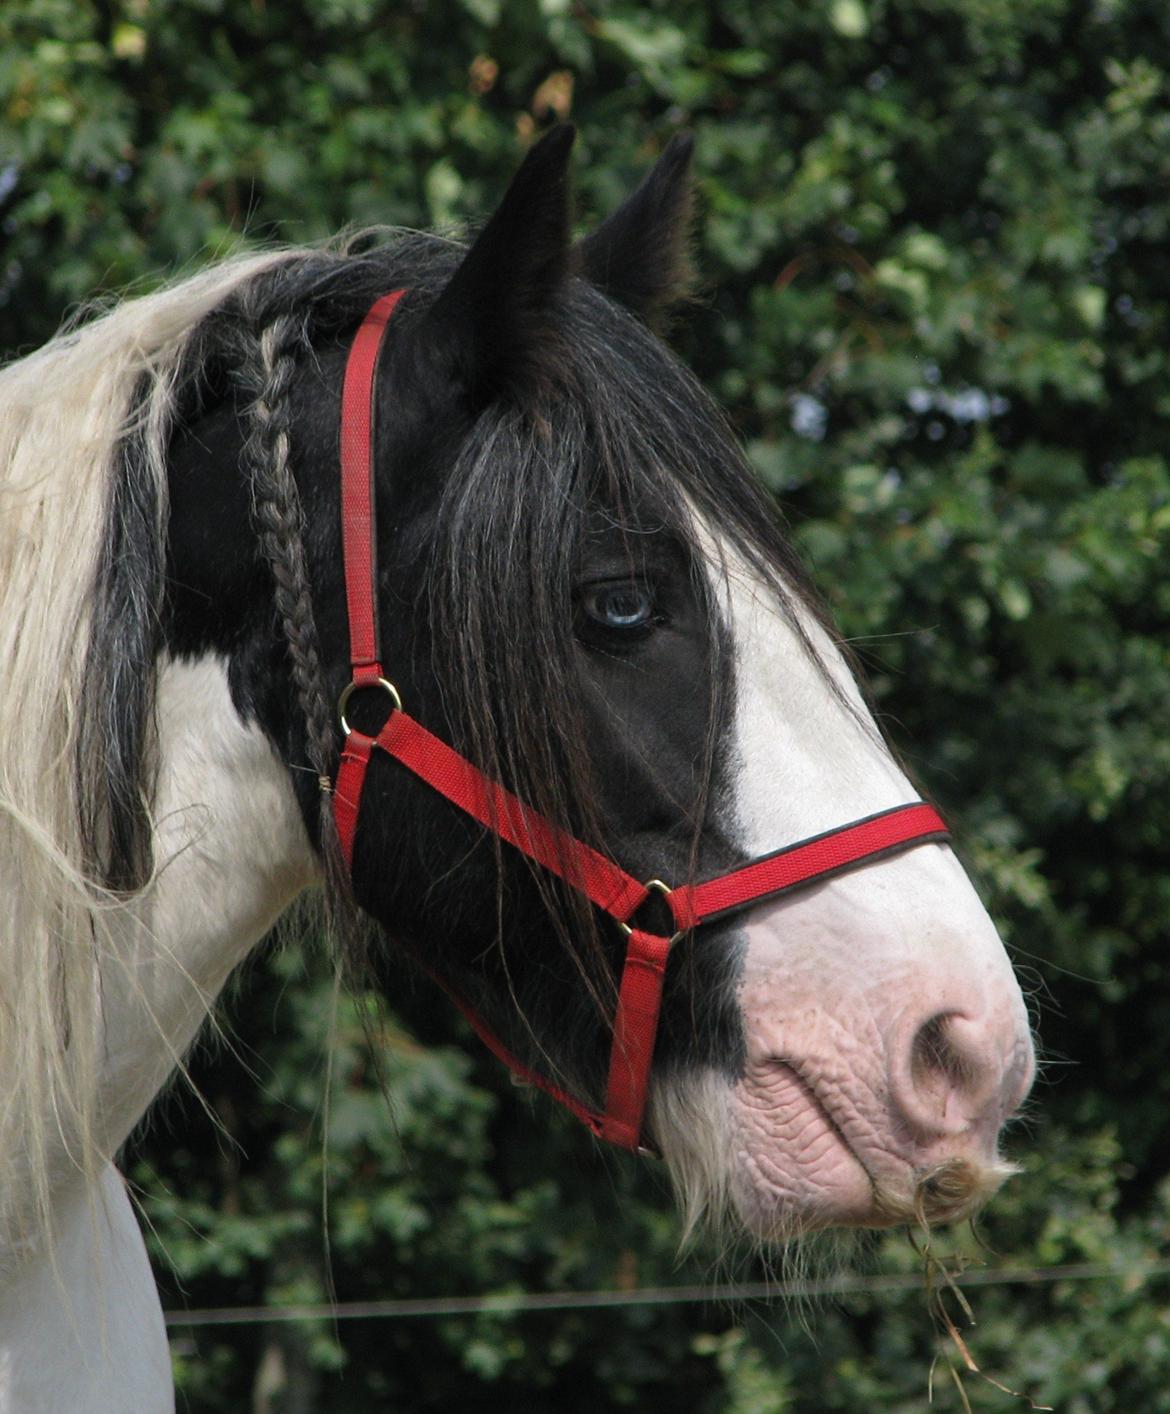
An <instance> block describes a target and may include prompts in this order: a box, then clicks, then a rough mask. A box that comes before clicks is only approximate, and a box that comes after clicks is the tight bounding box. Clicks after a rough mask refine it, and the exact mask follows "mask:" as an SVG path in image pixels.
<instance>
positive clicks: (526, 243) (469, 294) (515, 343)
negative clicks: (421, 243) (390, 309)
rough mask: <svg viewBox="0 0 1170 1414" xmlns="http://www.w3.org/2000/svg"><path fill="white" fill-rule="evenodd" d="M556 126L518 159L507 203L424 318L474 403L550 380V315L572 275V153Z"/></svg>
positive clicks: (566, 127) (565, 131) (567, 132)
mask: <svg viewBox="0 0 1170 1414" xmlns="http://www.w3.org/2000/svg"><path fill="white" fill-rule="evenodd" d="M575 137H576V129H575V128H573V127H572V125H571V124H569V123H559V124H558V125H557V126H556V127H555V128H553V129H552V130H551V131H550V132H548V133H546V134H545V136H544V137H542V138H541V140H540V141H539V142H538V143H536V145H535V146H534V147H533V148H532V149H531V151H530V152H529V153H528V155H527V157H525V159H524V161H523V163H522V164H521V166H520V170H519V171H518V172H517V173H516V175H515V176H514V177H513V178H512V181H511V183H510V185H509V187H508V190H507V191H506V192H505V193H504V199H503V201H501V202H500V204H499V206H498V207H497V208H496V211H495V214H494V215H493V216H492V218H491V220H490V221H488V223H487V225H486V226H485V227H484V228H483V230H482V231H481V232H480V234H479V236H478V238H477V239H476V241H475V242H474V244H473V245H472V247H471V249H470V250H469V251H468V252H467V254H466V256H464V258H463V261H462V263H461V264H460V266H459V268H458V269H457V270H456V271H455V274H454V275H453V276H452V277H451V279H450V281H449V283H448V284H447V287H446V288H445V289H444V290H443V292H442V294H441V295H440V296H439V298H438V299H437V300H436V301H435V303H434V305H433V306H432V308H431V310H430V311H429V313H428V314H427V316H426V320H425V328H426V329H427V332H428V333H430V334H431V335H437V336H438V338H439V339H441V347H442V350H443V355H442V356H443V357H444V358H446V357H450V358H453V359H454V365H455V369H456V371H457V374H458V376H459V377H460V379H461V380H462V381H463V383H464V384H465V385H466V387H467V389H468V391H469V392H470V393H471V394H472V396H473V397H476V398H491V397H494V396H497V395H498V394H500V393H503V392H506V391H508V390H509V389H512V390H516V389H521V388H525V387H530V386H532V385H533V383H534V382H539V381H540V379H541V376H542V372H547V367H548V363H549V343H550V340H551V329H552V319H551V308H552V305H553V302H554V299H555V296H556V294H557V292H558V290H559V289H560V288H561V286H562V285H563V284H564V281H565V278H566V276H567V275H568V270H569V177H568V161H569V152H570V150H571V148H572V146H573V140H574V138H575Z"/></svg>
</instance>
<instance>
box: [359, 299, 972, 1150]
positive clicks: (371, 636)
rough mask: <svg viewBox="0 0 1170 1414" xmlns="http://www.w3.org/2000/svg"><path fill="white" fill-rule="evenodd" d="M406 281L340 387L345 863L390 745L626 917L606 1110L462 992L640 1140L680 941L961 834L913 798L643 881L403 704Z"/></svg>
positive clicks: (597, 1129) (617, 1137) (378, 311)
mask: <svg viewBox="0 0 1170 1414" xmlns="http://www.w3.org/2000/svg"><path fill="white" fill-rule="evenodd" d="M404 294H405V291H404V290H395V291H394V293H393V294H389V295H385V296H383V297H382V298H381V299H380V300H378V301H377V302H376V303H375V304H374V306H373V308H372V309H371V310H370V312H369V313H368V314H367V315H366V318H365V320H364V322H363V324H362V326H361V328H360V329H359V330H358V332H357V335H356V337H355V338H354V341H353V344H352V346H351V347H350V351H349V359H348V362H347V364H346V369H345V384H344V387H343V390H342V395H341V519H342V541H343V553H344V559H345V592H346V605H347V609H348V613H349V642H350V662H351V665H352V671H353V677H352V681H351V682H350V683H349V685H348V686H347V687H346V689H345V692H344V693H343V694H342V697H341V702H340V712H341V723H342V727H343V729H344V730H345V734H346V735H345V745H344V747H343V749H342V754H341V764H340V766H339V768H338V772H337V781H336V784H335V785H334V790H333V809H334V817H335V819H336V821H337V832H338V835H339V836H340V839H341V847H342V850H343V851H344V854H345V860H346V865H347V866H348V867H349V868H351V869H352V867H353V842H354V835H355V833H356V831H357V822H358V815H359V813H360V811H361V801H362V790H363V787H364V785H365V779H366V770H367V767H368V766H369V763H370V758H371V756H372V755H373V753H374V751H375V750H378V751H384V752H385V753H386V754H387V755H389V756H392V757H394V759H395V760H396V761H399V762H401V763H402V765H404V766H405V767H406V768H407V769H408V770H410V771H411V772H413V773H414V774H415V775H416V776H418V777H419V778H420V779H421V780H423V781H425V782H426V783H427V784H428V785H429V786H431V787H432V789H434V790H436V791H438V792H439V794H440V795H442V796H444V797H445V798H446V799H447V800H449V801H451V803H452V804H454V805H457V806H458V807H459V809H460V810H463V811H464V812H466V814H468V815H470V816H471V817H472V818H473V819H474V820H477V821H478V822H479V823H480V824H481V825H483V826H484V827H485V828H486V829H488V830H491V831H494V832H495V834H497V835H498V836H499V837H500V838H501V839H502V840H504V841H506V842H507V843H508V844H510V845H512V846H513V847H514V848H516V849H518V850H520V852H521V853H522V854H525V855H527V857H528V858H529V859H531V860H534V861H535V862H536V863H538V864H540V865H541V866H542V867H544V868H545V869H548V870H550V871H551V872H552V873H554V874H556V875H557V876H558V877H560V878H561V879H564V880H565V882H566V883H568V884H570V885H571V886H572V887H573V888H575V889H577V890H579V891H580V892H581V893H583V894H584V895H585V896H586V898H588V899H589V900H590V902H591V903H593V904H594V905H596V907H597V908H599V909H601V911H602V912H603V913H607V914H608V915H609V916H610V917H611V918H612V919H613V920H614V921H615V922H616V923H617V924H618V925H619V926H620V927H621V929H622V930H623V932H625V933H626V935H627V936H628V939H629V941H628V943H627V947H626V957H625V962H624V964H623V967H622V976H621V983H620V985H619V988H618V1002H617V1011H616V1013H615V1015H614V1023H613V1045H612V1047H611V1050H610V1058H609V1080H608V1083H607V1087H606V1097H605V1110H604V1111H603V1112H600V1113H599V1112H598V1111H596V1110H593V1109H590V1108H589V1107H588V1106H587V1105H585V1104H583V1103H582V1102H581V1101H580V1100H578V1099H576V1098H574V1096H572V1095H570V1094H567V1093H566V1092H565V1091H564V1090H562V1089H561V1088H560V1087H559V1086H557V1085H555V1084H553V1082H552V1081H550V1080H548V1079H546V1078H545V1077H544V1076H542V1075H540V1074H538V1073H537V1072H535V1071H532V1070H530V1069H529V1068H528V1067H527V1066H525V1065H523V1064H522V1063H521V1062H520V1061H518V1060H517V1059H516V1057H515V1056H513V1055H512V1054H511V1053H510V1052H509V1051H508V1050H507V1049H506V1048H505V1047H504V1046H503V1045H502V1044H501V1042H500V1041H499V1040H498V1039H497V1038H496V1037H495V1036H494V1035H493V1033H492V1032H491V1031H490V1030H489V1029H488V1027H487V1025H486V1023H485V1022H484V1021H483V1020H482V1019H481V1018H480V1017H479V1016H478V1015H477V1014H476V1013H475V1012H474V1011H473V1010H472V1008H471V1007H470V1006H469V1005H468V1004H467V1003H466V1002H465V1001H464V1000H463V999H462V998H461V997H459V996H457V995H455V994H454V993H452V996H453V998H454V1000H455V1002H456V1004H457V1005H458V1007H459V1008H460V1010H461V1011H462V1012H463V1014H464V1015H465V1016H466V1017H467V1019H468V1021H470V1023H471V1025H472V1026H473V1027H474V1028H475V1030H476V1032H477V1033H478V1034H479V1036H480V1037H481V1039H482V1040H483V1041H484V1043H485V1044H486V1045H487V1047H488V1049H489V1050H490V1051H491V1052H492V1053H493V1054H494V1055H495V1056H497V1057H498V1058H499V1059H500V1060H501V1061H503V1062H504V1064H505V1065H507V1066H508V1067H509V1068H510V1069H511V1070H512V1071H513V1072H514V1073H515V1074H516V1075H518V1076H519V1077H520V1078H521V1079H522V1080H525V1081H527V1082H529V1083H530V1084H532V1085H536V1086H538V1087H539V1088H540V1089H542V1090H544V1091H546V1092H547V1093H548V1094H549V1095H551V1096H552V1097H553V1099H555V1100H557V1101H559V1102H560V1103H561V1104H562V1105H564V1106H565V1107H566V1109H568V1110H571V1111H572V1113H573V1114H575V1115H576V1116H577V1118H578V1119H580V1120H582V1121H583V1122H584V1123H585V1124H587V1125H588V1126H589V1128H590V1129H591V1130H592V1131H593V1133H594V1134H596V1135H598V1136H599V1137H600V1138H602V1139H607V1140H609V1141H610V1142H611V1143H614V1144H619V1145H621V1146H622V1147H624V1148H628V1149H636V1148H639V1147H641V1146H642V1144H643V1139H642V1117H643V1111H644V1110H645V1107H646V1090H647V1085H648V1083H649V1078H650V1063H651V1061H652V1059H653V1056H654V1041H655V1037H656V1035H657V1032H658V1013H659V1009H660V1007H661V1004H662V985H663V981H664V978H665V975H666V963H667V958H668V956H669V954H670V949H671V947H672V946H673V944H674V943H675V942H676V941H677V940H678V939H679V938H680V937H681V936H682V935H683V934H684V933H687V932H689V931H690V930H691V929H692V928H697V927H699V926H700V925H701V924H704V923H709V922H711V921H712V920H713V919H716V918H722V917H724V916H725V915H727V914H730V913H736V912H738V911H739V910H741V909H744V908H747V907H748V906H749V905H751V904H754V903H757V902H759V901H760V900H761V899H767V898H775V897H776V896H777V895H779V894H784V893H787V892H789V891H791V890H793V889H799V888H803V887H806V886H807V885H809V884H812V883H816V882H818V881H820V880H822V879H826V878H829V877H830V876H832V875H834V874H840V873H842V872H844V871H845V870H847V869H854V868H857V866H858V865H861V864H867V863H871V862H872V861H873V860H875V859H881V858H883V857H885V856H886V855H889V854H894V853H897V852H899V851H901V850H904V849H908V848H911V847H912V846H914V845H919V844H925V843H928V842H930V841H938V840H945V839H947V838H948V837H949V836H948V832H947V827H946V825H945V824H944V823H943V821H942V818H941V817H940V816H939V814H938V812H937V811H936V810H935V809H934V807H933V806H930V805H927V804H925V803H924V802H923V801H920V800H919V801H913V802H911V803H910V804H908V805H899V806H895V807H894V809H892V810H885V811H882V812H881V813H880V814H878V815H871V816H869V817H868V818H866V819H864V820H855V821H853V822H851V823H850V824H848V825H842V826H840V827H839V828H837V829H835V830H829V831H827V832H826V833H825V834H823V835H817V836H815V837H814V838H812V839H808V840H802V841H801V842H800V843H799V844H794V845H789V846H788V847H787V848H785V849H780V850H777V851H776V852H775V853H774V854H767V855H764V856H762V857H761V858H759V859H756V860H753V861H752V862H751V863H750V864H745V865H743V866H742V867H741V868H739V869H733V870H731V871H729V872H728V873H726V874H721V875H719V877H718V878H715V879H708V880H707V881H706V882H704V883H699V884H684V885H682V886H680V887H679V888H675V889H671V888H668V887H667V886H666V885H665V884H663V883H662V882H661V880H659V879H653V880H651V881H650V882H649V883H646V884H642V883H639V882H638V880H637V879H635V878H633V877H632V876H631V875H629V874H627V873H626V872H625V870H623V869H622V868H620V867H619V866H618V865H617V864H615V863H614V862H613V861H612V860H611V859H607V858H606V857H605V856H604V855H602V854H599V853H598V852H597V851H596V850H594V849H591V848H590V847H589V846H588V845H586V844H583V843H582V842H581V841H580V840H578V839H575V838H574V837H573V836H572V835H569V834H566V832H565V831H564V830H561V829H559V828H558V827H557V826H555V825H553V824H551V823H550V822H549V821H548V820H546V819H545V818H544V817H543V816H541V815H539V814H537V813H536V811H534V810H531V809H529V807H528V806H527V805H525V804H524V803H523V801H521V800H519V799H517V797H516V796H514V795H513V794H512V793H511V792H510V791H508V790H505V789H504V787H503V786H501V785H499V784H497V783H496V782H495V781H492V780H489V779H488V777H486V776H485V775H483V773H482V772H481V771H479V770H478V769H477V768H476V767H475V766H473V765H472V764H471V762H470V761H468V760H466V759H465V758H464V757H462V756H460V755H459V753H458V752H456V751H454V750H452V748H451V747H450V746H448V745H447V744H446V742H443V741H440V739H439V738H438V737H436V736H434V735H432V734H431V733H430V732H429V731H427V729H426V728H425V727H424V726H422V725H421V724H420V723H419V722H416V721H415V720H414V718H413V717H411V716H410V715H409V714H408V713H406V712H405V711H403V709H402V703H401V700H400V699H399V696H398V693H397V691H396V690H395V689H394V687H393V686H392V684H391V683H390V682H388V681H387V679H386V676H385V673H384V672H383V670H382V664H381V662H380V660H379V658H380V655H379V635H378V618H377V599H376V596H375V578H376V572H377V566H376V562H375V538H374V487H373V467H374V456H373V397H374V374H375V371H376V368H377V362H378V354H379V351H380V350H381V347H382V341H383V338H384V336H385V333H386V328H387V325H388V323H389V320H390V317H391V315H392V314H393V313H394V310H395V307H396V306H397V304H398V302H399V300H401V298H402V296H403V295H404ZM358 688H378V689H381V690H382V691H384V692H385V693H387V694H388V696H389V697H390V706H391V711H390V715H389V717H388V718H387V720H386V724H385V725H384V726H383V727H382V729H381V731H380V732H379V733H378V735H377V736H367V735H366V734H365V733H364V732H360V731H356V730H353V729H351V728H350V726H349V724H348V722H347V721H346V717H345V711H346V706H347V704H348V702H349V698H350V696H351V694H352V693H353V692H354V691H356V690H357V689H358ZM653 892H660V893H661V894H662V895H663V896H664V898H665V900H666V903H667V905H668V906H669V908H670V913H671V917H672V919H673V921H674V925H675V928H676V929H677V931H676V932H675V933H674V935H673V936H672V937H663V936H660V935H658V934H655V933H649V932H646V931H644V930H643V929H641V928H639V927H636V926H634V925H633V923H632V922H631V920H632V919H633V918H634V917H635V915H636V914H637V912H638V910H639V909H640V908H641V906H642V905H643V904H644V903H645V902H646V900H647V899H648V898H649V897H650V895H651V893H653ZM448 990H450V989H448Z"/></svg>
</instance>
